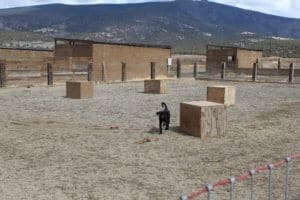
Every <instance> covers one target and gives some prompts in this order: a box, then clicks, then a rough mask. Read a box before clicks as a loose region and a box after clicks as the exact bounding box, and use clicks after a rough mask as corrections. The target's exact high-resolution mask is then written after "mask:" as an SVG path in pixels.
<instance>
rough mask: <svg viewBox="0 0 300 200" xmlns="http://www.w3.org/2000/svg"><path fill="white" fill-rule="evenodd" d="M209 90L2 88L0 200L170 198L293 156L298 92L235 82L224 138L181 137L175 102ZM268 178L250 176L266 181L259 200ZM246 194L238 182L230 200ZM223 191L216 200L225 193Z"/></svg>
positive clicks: (201, 84)
mask: <svg viewBox="0 0 300 200" xmlns="http://www.w3.org/2000/svg"><path fill="white" fill-rule="evenodd" d="M214 84H220V83H218V82H211V81H209V82H205V81H195V80H192V79H181V80H180V81H169V82H168V89H169V93H168V94H165V95H149V94H144V93H143V83H141V82H138V83H127V84H108V85H106V84H105V85H96V87H95V98H93V99H89V100H71V99H67V98H65V97H64V95H65V89H64V87H54V88H43V87H41V88H30V89H27V88H26V89H25V88H11V89H1V90H0V115H1V119H0V128H1V131H0V180H1V181H0V196H1V199H6V200H10V199H11V200H15V199H59V200H60V199H62V200H65V199H76V200H77V199H78V200H79V199H89V200H92V199H122V200H123V199H176V198H177V197H179V195H180V194H181V193H183V192H190V191H191V190H193V189H194V188H198V187H201V186H203V185H204V184H206V183H207V182H211V181H216V180H219V179H222V178H225V177H228V176H230V175H238V174H240V173H242V172H245V171H247V170H248V169H250V168H251V167H255V166H258V165H261V164H265V163H269V162H272V161H276V160H278V159H282V158H283V157H284V156H287V155H291V154H293V153H299V152H300V135H299V134H300V132H299V130H300V123H299V119H300V85H294V86H290V85H288V84H263V83H238V84H237V85H236V87H237V104H236V105H235V106H234V107H231V108H229V110H228V118H229V120H228V131H227V136H226V137H225V138H208V139H204V140H200V139H198V138H194V137H191V136H184V135H182V134H180V133H179V132H178V126H179V103H180V102H182V101H190V100H205V98H206V86H208V85H214ZM227 84H230V83H227ZM232 84H233V85H234V84H235V83H232ZM161 101H164V102H166V103H167V104H168V105H169V107H170V110H171V117H172V120H171V131H169V132H167V133H165V134H163V135H158V134H157V125H158V122H157V116H156V115H155V112H156V111H157V110H159V109H160V102H161ZM111 126H118V127H119V129H110V127H111ZM145 138H147V139H150V140H151V142H145V143H142V141H143V140H144V139H145ZM140 143H142V144H140ZM299 171H300V162H297V163H293V165H292V168H291V174H292V175H291V182H290V198H291V199H294V200H296V199H299V197H300V193H299V191H300V189H299V188H300V175H299V174H300V173H299ZM280 172H281V173H280ZM283 172H284V170H281V171H280V170H277V171H276V172H275V173H274V175H275V176H274V180H275V181H276V180H277V179H278V180H277V181H276V183H274V198H275V199H279V198H280V197H282V196H283V193H282V191H283V190H282V188H283V186H282V180H283V174H284V173H283ZM266 177H267V176H266V174H264V175H258V176H257V180H263V181H264V182H261V181H260V182H259V183H256V195H257V197H261V198H260V199H265V198H262V197H264V196H265V191H266V186H267V185H266V183H267V179H266ZM247 186H248V185H247V182H245V183H244V184H237V197H236V199H245V196H246V195H248V193H247V190H246V187H247ZM226 189H227V188H226ZM226 189H224V190H222V189H221V190H220V191H216V193H215V195H218V194H219V196H215V197H214V199H223V198H224V195H225V194H226V195H228V190H226ZM222 197H223V198H222ZM203 199H206V197H205V196H204V198H203ZM281 199H282V198H281Z"/></svg>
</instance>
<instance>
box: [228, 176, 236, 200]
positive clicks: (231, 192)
mask: <svg viewBox="0 0 300 200" xmlns="http://www.w3.org/2000/svg"><path fill="white" fill-rule="evenodd" d="M229 181H230V200H233V199H234V197H233V194H234V182H235V178H234V177H230V178H229Z"/></svg>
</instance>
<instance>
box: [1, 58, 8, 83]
mask: <svg viewBox="0 0 300 200" xmlns="http://www.w3.org/2000/svg"><path fill="white" fill-rule="evenodd" d="M6 80H7V79H6V65H5V63H0V87H1V88H2V87H6Z"/></svg>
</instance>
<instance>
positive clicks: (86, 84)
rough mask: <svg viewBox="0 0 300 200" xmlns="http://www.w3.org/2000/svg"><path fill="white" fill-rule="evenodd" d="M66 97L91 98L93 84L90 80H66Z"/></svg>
mask: <svg viewBox="0 0 300 200" xmlns="http://www.w3.org/2000/svg"><path fill="white" fill-rule="evenodd" d="M66 90H67V98H73V99H87V98H93V96H94V86H93V82H91V81H67V82H66Z"/></svg>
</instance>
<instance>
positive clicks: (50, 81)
mask: <svg viewBox="0 0 300 200" xmlns="http://www.w3.org/2000/svg"><path fill="white" fill-rule="evenodd" d="M47 80H48V85H50V86H53V67H52V64H51V63H47Z"/></svg>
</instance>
